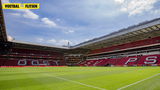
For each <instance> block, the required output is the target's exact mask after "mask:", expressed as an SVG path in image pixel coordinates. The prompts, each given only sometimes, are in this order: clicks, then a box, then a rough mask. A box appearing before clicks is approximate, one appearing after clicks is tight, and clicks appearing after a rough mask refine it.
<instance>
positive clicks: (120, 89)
mask: <svg viewBox="0 0 160 90" xmlns="http://www.w3.org/2000/svg"><path fill="white" fill-rule="evenodd" d="M159 75H160V73H158V74H156V75H153V76H150V77H148V78H145V79H142V80H140V81H137V82H135V83H132V84H129V85H126V86H123V87H121V88H118V89H117V90H122V89H125V88H127V87H130V86H133V85H135V84H138V83H141V82H143V81H145V80H148V79H151V78H153V77H156V76H159Z"/></svg>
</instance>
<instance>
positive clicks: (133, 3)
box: [117, 0, 158, 16]
mask: <svg viewBox="0 0 160 90" xmlns="http://www.w3.org/2000/svg"><path fill="white" fill-rule="evenodd" d="M117 1H118V0H117ZM157 1H158V0H130V1H129V0H128V1H126V2H125V3H124V4H122V5H121V9H120V10H121V11H122V12H127V13H128V14H129V16H132V15H136V14H141V13H143V12H145V11H149V10H151V9H152V8H153V7H154V6H153V5H154V4H155V3H156V2H157Z"/></svg>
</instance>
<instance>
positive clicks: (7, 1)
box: [2, 0, 10, 3]
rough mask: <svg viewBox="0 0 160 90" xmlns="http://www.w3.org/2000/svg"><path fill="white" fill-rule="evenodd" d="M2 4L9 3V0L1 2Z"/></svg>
mask: <svg viewBox="0 0 160 90" xmlns="http://www.w3.org/2000/svg"><path fill="white" fill-rule="evenodd" d="M2 3H10V2H9V0H2Z"/></svg>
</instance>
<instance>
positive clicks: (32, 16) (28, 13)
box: [22, 9, 39, 19]
mask: <svg viewBox="0 0 160 90" xmlns="http://www.w3.org/2000/svg"><path fill="white" fill-rule="evenodd" d="M22 12H24V13H23V17H25V18H30V19H38V18H39V16H38V15H37V14H35V13H34V12H32V11H31V10H28V9H27V10H24V11H22Z"/></svg>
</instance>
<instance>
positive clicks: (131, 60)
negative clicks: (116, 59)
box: [125, 58, 137, 64]
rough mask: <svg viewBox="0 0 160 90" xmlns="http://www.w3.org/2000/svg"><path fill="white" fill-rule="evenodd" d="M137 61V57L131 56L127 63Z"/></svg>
mask: <svg viewBox="0 0 160 90" xmlns="http://www.w3.org/2000/svg"><path fill="white" fill-rule="evenodd" d="M135 61H137V58H129V60H128V61H127V62H126V63H125V64H128V63H129V62H135Z"/></svg>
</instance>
